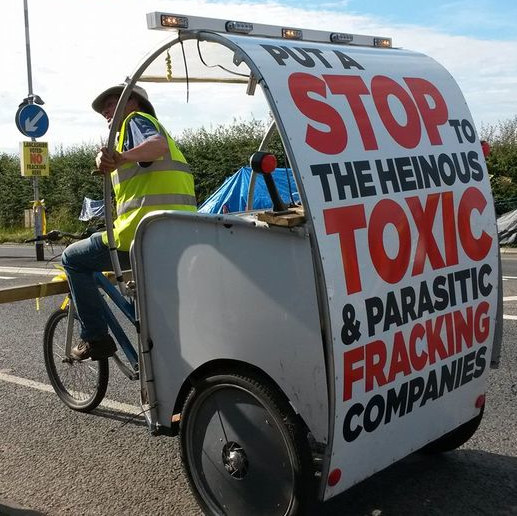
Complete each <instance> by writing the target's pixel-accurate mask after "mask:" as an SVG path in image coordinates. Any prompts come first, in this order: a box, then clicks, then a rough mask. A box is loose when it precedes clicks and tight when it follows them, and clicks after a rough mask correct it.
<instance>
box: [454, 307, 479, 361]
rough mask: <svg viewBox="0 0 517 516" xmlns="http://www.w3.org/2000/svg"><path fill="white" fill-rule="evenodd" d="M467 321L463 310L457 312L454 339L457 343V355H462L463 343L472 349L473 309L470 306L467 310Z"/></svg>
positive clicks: (455, 314)
mask: <svg viewBox="0 0 517 516" xmlns="http://www.w3.org/2000/svg"><path fill="white" fill-rule="evenodd" d="M466 312H467V319H466V320H465V318H464V317H463V313H462V311H461V310H456V311H455V312H454V314H453V317H454V337H455V341H456V353H460V352H461V349H462V347H463V346H462V341H465V344H466V345H467V348H471V347H472V344H473V342H472V338H473V333H474V332H473V330H474V329H473V327H472V316H473V314H472V307H471V306H469V307H468V308H467V310H466Z"/></svg>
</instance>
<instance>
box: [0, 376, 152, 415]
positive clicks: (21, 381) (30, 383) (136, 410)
mask: <svg viewBox="0 0 517 516" xmlns="http://www.w3.org/2000/svg"><path fill="white" fill-rule="evenodd" d="M5 371H9V369H2V370H0V381H4V382H9V383H14V384H16V385H21V386H23V387H29V388H30V389H36V390H38V391H43V392H54V389H53V388H52V386H51V385H47V384H46V383H41V382H35V381H34V380H28V379H27V378H20V377H19V376H14V375H12V374H8V373H6V372H5ZM100 406H101V407H106V408H109V409H112V410H116V411H119V412H125V413H126V414H132V415H138V414H140V412H142V410H141V409H140V407H135V406H134V405H129V404H127V403H120V402H118V401H114V400H110V399H107V398H105V399H104V400H103V401H102V403H101V405H100Z"/></svg>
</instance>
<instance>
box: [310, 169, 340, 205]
mask: <svg viewBox="0 0 517 516" xmlns="http://www.w3.org/2000/svg"><path fill="white" fill-rule="evenodd" d="M336 165H337V163H336ZM311 172H312V175H313V176H318V177H319V178H320V182H321V189H322V190H323V198H324V199H325V202H329V201H331V200H332V194H331V193H330V185H329V180H328V177H327V176H329V175H330V174H332V167H331V166H330V165H329V164H327V163H325V164H320V165H311Z"/></svg>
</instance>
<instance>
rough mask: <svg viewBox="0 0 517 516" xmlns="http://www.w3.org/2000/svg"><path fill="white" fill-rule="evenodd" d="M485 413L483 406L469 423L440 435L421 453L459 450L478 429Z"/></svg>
mask: <svg viewBox="0 0 517 516" xmlns="http://www.w3.org/2000/svg"><path fill="white" fill-rule="evenodd" d="M484 411H485V407H484V406H483V407H482V409H481V411H480V412H479V415H477V416H476V417H474V418H472V419H471V420H470V421H467V422H466V423H463V424H462V425H460V426H459V427H458V428H455V429H454V430H451V431H450V432H448V433H446V434H445V435H442V436H441V437H439V438H438V439H436V441H433V442H431V443H429V444H427V445H426V446H424V447H423V448H422V450H421V451H422V452H423V453H427V454H431V455H432V454H436V453H445V452H449V451H452V450H455V449H456V448H459V447H460V446H462V445H463V444H465V443H466V442H467V441H468V440H469V439H470V438H471V437H472V436H473V435H474V434H475V433H476V430H477V429H478V427H479V425H480V424H481V420H482V419H483V413H484Z"/></svg>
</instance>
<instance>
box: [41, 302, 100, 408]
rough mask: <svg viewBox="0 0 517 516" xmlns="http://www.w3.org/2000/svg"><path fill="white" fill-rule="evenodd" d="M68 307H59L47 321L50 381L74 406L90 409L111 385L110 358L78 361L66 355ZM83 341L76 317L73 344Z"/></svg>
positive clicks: (45, 350) (66, 401)
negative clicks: (63, 308) (61, 308)
mask: <svg viewBox="0 0 517 516" xmlns="http://www.w3.org/2000/svg"><path fill="white" fill-rule="evenodd" d="M67 325H68V309H66V310H57V311H55V312H54V313H53V314H52V315H51V316H50V317H49V319H48V321H47V324H46V325H45V334H44V338H43V353H44V358H45V367H46V369H47V374H48V377H49V379H50V383H51V384H52V387H53V388H54V391H55V392H56V394H57V395H58V396H59V398H60V399H61V400H62V401H63V402H64V403H65V404H66V405H67V406H68V407H70V408H71V409H73V410H78V411H80V412H90V411H91V410H93V409H94V408H95V407H97V405H99V403H100V402H101V401H102V399H103V398H104V395H105V394H106V389H107V388H108V379H109V366H108V359H107V358H105V359H104V360H96V361H92V360H83V361H80V362H79V361H77V360H73V359H71V358H70V357H68V356H66V351H65V346H66V331H67ZM78 341H79V321H78V320H77V319H76V320H75V321H74V329H73V336H72V347H73V346H75V345H76V344H77V343H78Z"/></svg>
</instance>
